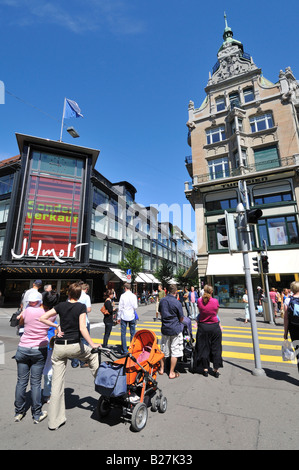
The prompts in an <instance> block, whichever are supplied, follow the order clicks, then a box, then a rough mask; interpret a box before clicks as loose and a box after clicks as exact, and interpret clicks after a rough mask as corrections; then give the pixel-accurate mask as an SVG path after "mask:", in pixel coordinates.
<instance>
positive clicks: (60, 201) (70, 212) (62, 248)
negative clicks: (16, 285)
mask: <svg viewBox="0 0 299 470" xmlns="http://www.w3.org/2000/svg"><path fill="white" fill-rule="evenodd" d="M81 187H82V184H81V182H78V181H77V182H76V181H71V180H70V181H68V180H60V179H54V178H49V177H38V176H32V177H31V181H30V188H29V194H28V201H27V204H26V214H25V223H24V230H23V243H22V253H21V256H32V257H33V256H34V257H36V258H37V257H40V256H53V255H54V254H55V255H56V256H54V257H55V258H62V257H73V256H74V255H75V253H74V251H75V249H76V245H77V241H78V227H79V218H80V202H81ZM25 240H26V241H25ZM80 245H81V244H80ZM17 257H20V256H17ZM57 261H58V259H57Z"/></svg>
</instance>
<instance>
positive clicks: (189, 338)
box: [182, 317, 196, 372]
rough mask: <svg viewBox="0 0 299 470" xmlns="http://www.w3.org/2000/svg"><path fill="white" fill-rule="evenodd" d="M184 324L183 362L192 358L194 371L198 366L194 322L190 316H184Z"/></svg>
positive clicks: (191, 367) (192, 369)
mask: <svg viewBox="0 0 299 470" xmlns="http://www.w3.org/2000/svg"><path fill="white" fill-rule="evenodd" d="M182 324H183V345H184V354H183V362H188V360H190V371H191V372H194V370H195V368H196V357H195V356H196V351H195V344H194V343H195V340H194V338H193V334H192V322H191V319H190V318H189V317H184V320H183V321H182Z"/></svg>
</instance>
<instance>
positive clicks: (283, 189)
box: [185, 18, 299, 307]
mask: <svg viewBox="0 0 299 470" xmlns="http://www.w3.org/2000/svg"><path fill="white" fill-rule="evenodd" d="M223 39H224V42H223V43H222V45H221V47H220V49H219V51H218V54H217V59H218V60H217V62H216V64H215V66H214V67H213V70H212V73H210V75H209V80H208V83H207V86H206V88H205V92H206V98H205V100H204V102H203V103H202V104H201V106H200V107H199V108H196V107H195V106H194V103H193V102H192V101H190V103H189V108H188V112H189V118H188V122H187V126H188V129H189V132H188V143H189V145H190V147H191V150H192V155H191V156H188V157H186V160H185V163H186V167H187V170H188V172H189V175H190V176H191V178H192V182H191V183H190V182H186V183H185V195H186V197H187V199H188V200H189V202H190V203H191V204H192V206H193V208H194V209H195V217H196V227H197V240H198V252H197V260H198V274H199V277H200V278H201V279H202V280H204V281H208V282H209V283H212V284H213V285H214V288H215V294H216V295H217V296H218V297H219V300H220V305H222V306H224V307H240V306H242V296H243V293H244V288H245V278H244V271H243V261H242V254H241V253H235V254H233V255H230V254H229V253H228V250H226V249H225V248H223V246H222V245H221V244H220V242H221V240H222V237H221V235H220V234H219V233H218V231H217V221H218V219H219V218H220V217H221V216H222V217H223V213H224V210H226V211H228V212H232V213H235V211H236V206H237V204H238V202H240V200H239V191H238V185H239V181H241V182H246V185H247V189H248V203H249V206H250V208H252V209H256V208H259V209H261V210H262V211H263V216H262V218H261V219H259V221H258V224H257V225H256V226H254V227H252V235H251V239H252V248H253V251H252V252H251V253H250V256H251V258H252V257H255V256H257V252H258V251H259V250H261V249H262V247H263V240H265V242H266V244H267V250H268V257H269V283H270V287H276V288H278V289H282V288H284V287H288V288H289V285H290V282H291V281H293V280H294V279H298V273H299V236H298V201H299V185H298V183H299V176H298V175H299V125H298V114H299V85H298V82H297V81H296V79H295V77H294V75H293V73H292V70H291V68H290V67H287V68H286V69H285V71H282V70H280V72H279V75H278V81H277V82H276V83H272V82H271V81H269V80H268V79H266V78H265V77H264V76H263V74H262V70H261V69H260V68H258V67H257V66H256V65H255V63H254V61H253V59H252V57H251V56H250V54H248V53H246V52H244V49H243V44H242V43H241V42H240V41H238V40H235V39H234V37H233V32H232V30H231V28H230V27H229V26H228V25H227V22H226V18H225V30H224V34H223ZM251 265H252V275H253V284H254V288H256V287H257V286H258V285H259V286H260V285H261V282H262V279H261V278H260V277H259V276H258V274H257V273H256V272H254V271H253V263H251Z"/></svg>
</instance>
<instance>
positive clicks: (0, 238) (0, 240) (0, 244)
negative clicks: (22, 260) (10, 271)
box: [0, 230, 5, 256]
mask: <svg viewBox="0 0 299 470" xmlns="http://www.w3.org/2000/svg"><path fill="white" fill-rule="evenodd" d="M4 236H5V230H0V256H1V255H2V250H3V245H4Z"/></svg>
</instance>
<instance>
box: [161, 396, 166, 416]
mask: <svg viewBox="0 0 299 470" xmlns="http://www.w3.org/2000/svg"><path fill="white" fill-rule="evenodd" d="M166 410H167V398H166V397H164V396H162V397H161V398H160V403H159V412H160V413H165V411H166Z"/></svg>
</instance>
